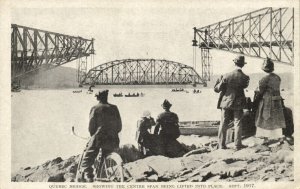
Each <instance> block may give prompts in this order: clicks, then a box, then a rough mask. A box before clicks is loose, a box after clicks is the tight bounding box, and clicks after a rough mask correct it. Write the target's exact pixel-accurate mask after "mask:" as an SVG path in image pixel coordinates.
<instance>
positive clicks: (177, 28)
mask: <svg viewBox="0 0 300 189" xmlns="http://www.w3.org/2000/svg"><path fill="white" fill-rule="evenodd" d="M116 2H119V3H111V4H105V3H98V4H96V6H94V5H93V8H91V6H90V7H88V6H85V8H77V7H76V6H69V7H62V6H57V7H56V8H49V7H48V6H47V5H44V6H43V5H41V6H38V7H37V6H27V7H28V8H24V6H21V5H19V4H18V5H15V8H14V9H12V12H11V13H12V14H11V18H12V23H15V24H19V25H25V26H29V27H34V28H39V29H44V30H49V31H53V32H58V33H63V34H68V35H74V36H81V37H84V38H95V50H96V55H95V65H98V64H102V63H105V62H108V61H112V60H116V59H126V58H156V59H167V60H172V61H177V62H180V63H183V64H187V65H190V66H192V57H193V54H192V53H193V48H192V46H191V45H192V39H193V29H192V28H193V27H195V26H196V27H201V26H206V25H209V24H212V23H215V22H218V21H222V20H225V19H228V18H231V17H234V16H238V15H241V14H245V13H247V12H251V11H254V10H257V9H260V8H262V7H265V6H264V5H259V6H258V4H257V3H256V4H255V3H240V4H238V6H237V4H229V3H227V4H223V5H222V6H218V5H220V4H219V3H216V1H214V3H209V2H210V1H207V2H205V1H185V3H184V4H183V3H178V2H183V1H169V2H168V3H161V2H160V1H149V3H145V1H143V2H144V3H138V1H128V2H130V3H127V4H124V3H120V1H116ZM241 2H242V1H241ZM211 52H212V56H213V69H214V73H217V74H219V73H224V72H227V71H229V70H231V69H232V68H233V67H232V66H233V63H232V60H233V59H234V58H235V56H236V55H235V54H231V53H228V52H222V51H217V50H212V51H211ZM197 56H198V60H197V61H198V63H197V65H198V66H197V68H201V67H200V49H198V54H197ZM246 61H247V62H248V64H247V66H246V67H245V69H244V70H245V72H246V73H253V72H262V71H261V70H260V66H261V63H262V60H261V59H255V58H247V57H246ZM75 65H76V64H75V63H68V66H71V67H75ZM275 69H276V71H277V72H290V71H292V69H293V67H291V66H284V65H280V64H276V66H275ZM198 71H199V73H200V69H198Z"/></svg>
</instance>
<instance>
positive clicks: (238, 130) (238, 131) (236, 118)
mask: <svg viewBox="0 0 300 189" xmlns="http://www.w3.org/2000/svg"><path fill="white" fill-rule="evenodd" d="M242 117H243V110H232V109H222V110H221V124H220V127H219V132H218V138H219V146H220V147H224V146H226V144H225V142H226V134H227V129H228V127H229V126H228V125H229V123H230V121H232V120H233V124H234V144H235V146H236V147H239V146H241V145H242V122H241V119H242Z"/></svg>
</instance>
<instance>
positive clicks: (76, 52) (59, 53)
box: [11, 24, 94, 79]
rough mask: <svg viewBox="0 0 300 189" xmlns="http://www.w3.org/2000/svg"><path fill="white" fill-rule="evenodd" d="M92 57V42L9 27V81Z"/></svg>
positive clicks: (17, 26) (18, 27)
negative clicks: (10, 78)
mask: <svg viewBox="0 0 300 189" xmlns="http://www.w3.org/2000/svg"><path fill="white" fill-rule="evenodd" d="M92 54H94V40H93V39H84V38H82V37H75V36H69V35H64V34H60V33H55V32H50V31H44V30H40V29H35V28H29V27H25V26H20V25H16V24H12V25H11V73H12V74H11V75H12V76H11V77H12V79H15V78H19V77H21V76H24V75H28V73H31V72H34V71H37V70H40V69H42V68H43V69H46V70H47V69H51V68H54V67H57V66H60V65H63V64H66V63H68V62H71V61H73V60H76V59H80V58H81V57H86V56H89V55H92ZM79 74H81V72H80V70H79Z"/></svg>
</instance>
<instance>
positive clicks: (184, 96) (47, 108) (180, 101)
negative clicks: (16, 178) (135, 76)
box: [11, 87, 292, 171]
mask: <svg viewBox="0 0 300 189" xmlns="http://www.w3.org/2000/svg"><path fill="white" fill-rule="evenodd" d="M185 89H186V90H187V91H189V93H186V92H171V88H162V87H160V88H151V87H142V88H134V87H131V88H129V87H118V88H116V87H114V88H113V87H110V89H109V99H108V100H109V102H110V103H112V104H115V105H117V106H118V108H119V111H120V114H121V118H122V122H123V130H122V131H121V133H120V141H121V144H136V143H135V140H134V137H135V131H136V121H137V120H138V119H139V118H140V116H141V115H142V112H143V111H144V110H149V111H150V112H151V114H152V117H154V118H156V117H157V115H158V114H159V113H161V112H162V111H163V109H162V107H161V104H162V102H163V100H164V99H168V100H169V101H170V102H171V104H173V106H172V108H171V111H173V112H176V113H177V114H178V116H179V120H180V121H191V120H219V119H220V111H218V110H217V109H216V104H217V100H218V94H216V93H214V92H213V90H212V89H208V88H199V89H200V90H201V93H199V94H193V93H192V90H193V89H192V88H185ZM74 90H78V89H66V90H23V91H21V92H20V93H13V94H12V134H11V136H12V153H11V154H12V171H16V170H18V169H19V168H20V167H23V168H25V167H27V166H35V165H38V164H41V163H43V162H45V161H47V160H50V159H53V158H56V157H58V156H59V157H62V158H63V159H64V158H68V157H70V156H72V155H77V154H79V153H81V152H82V150H83V148H84V146H85V144H86V141H85V140H82V139H79V138H77V137H74V136H73V135H72V134H71V127H72V126H75V129H76V132H77V133H78V134H80V135H81V136H88V135H89V133H88V129H87V128H88V120H89V111H90V108H91V107H92V106H93V105H95V104H97V101H96V98H95V95H94V94H87V92H86V91H87V90H86V89H82V93H73V91H74ZM79 90H81V89H79ZM94 91H97V89H94ZM119 92H122V93H123V94H127V93H129V92H130V93H133V92H135V93H136V92H139V93H140V92H143V93H144V94H145V96H144V97H136V98H133V97H131V98H126V97H113V96H112V95H113V94H114V93H119ZM286 95H289V97H290V94H289V93H288V92H284V94H283V96H284V97H285V96H286ZM246 96H249V97H252V96H253V91H249V92H247V93H246ZM285 98H287V97H285ZM288 99H290V98H288ZM291 102H292V101H291V100H288V101H287V102H286V103H287V104H291Z"/></svg>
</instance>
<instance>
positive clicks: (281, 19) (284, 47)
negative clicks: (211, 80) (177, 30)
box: [193, 7, 294, 79]
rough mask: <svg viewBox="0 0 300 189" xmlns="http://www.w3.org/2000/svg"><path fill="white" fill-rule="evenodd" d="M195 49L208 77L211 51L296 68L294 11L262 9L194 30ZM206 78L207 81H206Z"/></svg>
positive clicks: (291, 9)
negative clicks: (254, 58)
mask: <svg viewBox="0 0 300 189" xmlns="http://www.w3.org/2000/svg"><path fill="white" fill-rule="evenodd" d="M193 46H194V47H197V46H199V48H201V56H202V68H204V69H205V70H204V72H205V73H204V75H206V77H209V75H210V72H209V70H208V69H207V68H209V67H210V61H209V60H208V59H206V58H203V57H204V56H206V57H209V56H210V55H209V49H218V50H223V51H228V52H232V53H237V54H244V55H246V56H250V57H257V58H266V57H270V58H271V59H272V60H274V61H276V62H279V63H283V64H287V65H294V9H293V8H276V9H275V8H271V7H269V8H263V9H260V10H257V11H253V12H250V13H247V14H244V15H241V16H237V17H234V18H230V19H227V20H224V21H220V22H217V23H214V24H211V25H208V26H205V27H201V28H194V39H193ZM204 79H206V78H204Z"/></svg>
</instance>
